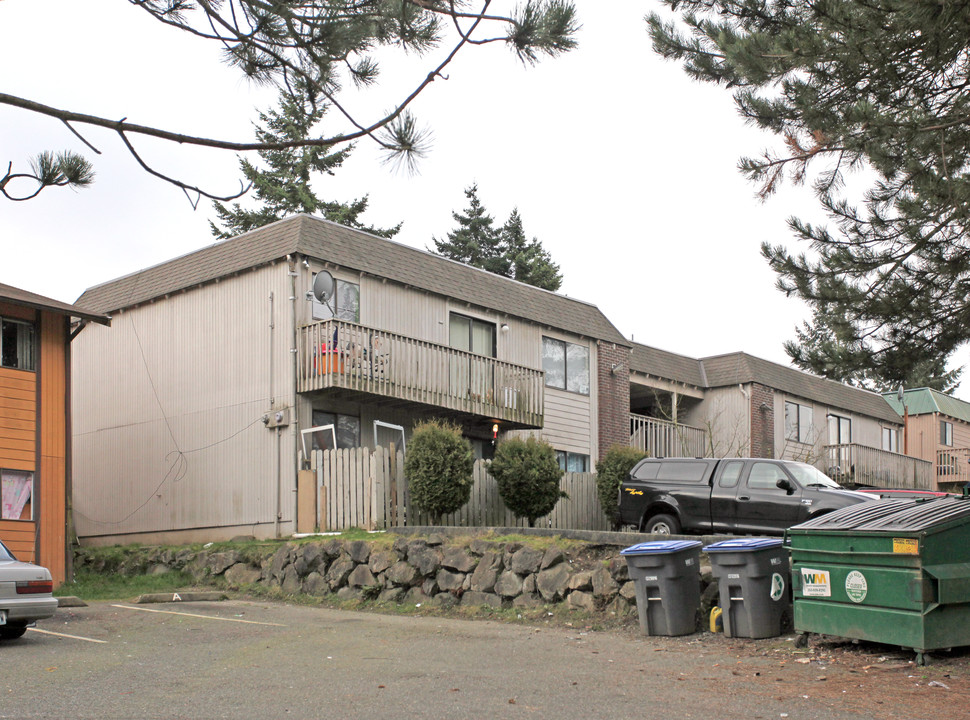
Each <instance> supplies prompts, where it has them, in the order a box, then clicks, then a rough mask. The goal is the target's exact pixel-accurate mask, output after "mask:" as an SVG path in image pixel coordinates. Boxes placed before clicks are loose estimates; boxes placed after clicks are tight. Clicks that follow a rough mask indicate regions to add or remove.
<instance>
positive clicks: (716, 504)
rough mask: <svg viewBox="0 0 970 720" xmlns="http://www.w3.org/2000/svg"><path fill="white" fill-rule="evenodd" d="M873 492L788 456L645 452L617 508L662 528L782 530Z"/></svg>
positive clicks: (637, 521)
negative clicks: (853, 488) (843, 482)
mask: <svg viewBox="0 0 970 720" xmlns="http://www.w3.org/2000/svg"><path fill="white" fill-rule="evenodd" d="M873 499H874V496H871V495H866V494H864V493H857V492H853V491H851V490H845V489H843V488H842V487H841V486H839V484H838V483H836V482H835V481H834V480H832V479H831V478H830V477H828V476H827V475H825V474H824V473H822V472H820V471H819V470H817V469H816V468H814V467H812V466H811V465H806V464H804V463H799V462H791V461H788V460H766V459H760V458H725V459H723V460H717V459H713V458H711V459H705V458H690V459H687V458H667V459H665V458H647V459H645V460H641V461H640V462H639V463H637V464H636V465H635V466H634V467H633V469H632V470H631V471H630V477H629V478H628V479H627V480H625V481H624V482H623V484H622V485H621V486H620V498H619V511H618V512H619V521H620V524H621V525H635V526H636V527H637V528H638V529H639V531H640V532H646V533H656V534H660V535H676V534H678V533H737V534H749V533H757V534H769V535H772V534H777V535H781V534H783V533H784V532H785V530H786V529H787V528H789V527H791V526H792V525H797V524H798V523H800V522H803V521H805V520H807V519H808V518H811V517H815V516H817V515H821V514H823V513H826V512H831V511H832V510H838V509H839V508H843V507H846V506H848V505H854V504H855V503H860V502H869V501H872V500H873Z"/></svg>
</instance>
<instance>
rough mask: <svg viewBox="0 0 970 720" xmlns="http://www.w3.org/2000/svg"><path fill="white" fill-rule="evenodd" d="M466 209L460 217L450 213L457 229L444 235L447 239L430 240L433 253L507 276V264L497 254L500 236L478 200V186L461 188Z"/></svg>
mask: <svg viewBox="0 0 970 720" xmlns="http://www.w3.org/2000/svg"><path fill="white" fill-rule="evenodd" d="M465 197H466V198H468V207H467V208H466V209H465V213H464V214H460V213H457V212H452V213H451V217H452V218H454V220H455V222H456V223H458V229H457V230H452V231H451V232H450V233H448V239H447V240H439V239H438V238H435V237H432V238H431V239H432V241H433V242H434V245H435V250H434V251H435V252H437V253H438V254H439V255H442V256H444V257H446V258H450V259H451V260H457V261H458V262H461V263H465V264H466V265H472V266H474V267H477V268H482V269H483V270H488V271H489V272H494V273H497V274H499V275H505V276H508V274H509V264H508V262H507V261H506V259H505V258H504V256H503V255H502V253H501V245H500V243H501V237H500V234H499V232H498V231H497V230H496V229H495V227H494V226H493V223H494V222H495V219H494V218H493V217H492V216H491V215H489V214H488V213H487V212H486V211H485V208H484V206H482V203H481V201H480V200H479V199H478V184H477V183H472V185H471V186H470V187H468V188H465Z"/></svg>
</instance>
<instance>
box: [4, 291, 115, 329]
mask: <svg viewBox="0 0 970 720" xmlns="http://www.w3.org/2000/svg"><path fill="white" fill-rule="evenodd" d="M0 300H3V301H4V302H9V303H10V304H12V305H20V306H21V307H29V308H33V309H34V310H44V311H46V312H53V313H57V314H58V315H67V316H69V317H76V318H81V319H82V320H90V321H91V322H96V323H101V324H102V325H110V324H111V318H109V317H108V316H107V315H103V314H101V313H97V312H92V311H91V310H88V309H85V308H81V307H78V306H77V305H71V304H69V303H64V302H61V301H60V300H54V299H52V298H49V297H45V296H43V295H38V294H37V293H32V292H29V291H28V290H21V289H20V288H16V287H14V286H13V285H4V284H3V283H0Z"/></svg>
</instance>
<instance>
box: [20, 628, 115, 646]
mask: <svg viewBox="0 0 970 720" xmlns="http://www.w3.org/2000/svg"><path fill="white" fill-rule="evenodd" d="M27 629H28V630H30V632H36V633H41V634H43V635H56V636H57V637H62V638H71V640H84V642H93V643H101V644H102V645H107V644H108V641H107V640H95V639H94V638H86V637H81V636H80V635H68V634H67V633H59V632H52V631H50V630H41V629H40V628H27Z"/></svg>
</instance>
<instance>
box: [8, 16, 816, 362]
mask: <svg viewBox="0 0 970 720" xmlns="http://www.w3.org/2000/svg"><path fill="white" fill-rule="evenodd" d="M579 6H580V9H579V12H580V20H581V22H582V24H583V29H582V31H581V33H580V34H579V43H580V46H579V48H578V49H576V50H574V51H573V52H571V53H568V54H567V55H565V56H562V57H560V58H558V59H545V60H543V61H542V62H541V63H540V64H539V65H538V66H537V67H534V68H524V67H523V66H522V65H521V64H520V63H518V62H517V61H516V59H515V58H514V56H513V55H512V53H510V52H509V51H508V50H507V49H506V48H504V47H500V46H498V45H495V46H487V47H481V48H476V47H473V48H468V49H466V50H465V51H463V53H464V54H463V55H461V56H460V59H459V61H457V62H455V63H453V64H452V65H451V66H450V67H449V68H448V70H447V71H446V74H447V78H448V79H447V80H439V81H436V82H435V83H433V84H432V85H431V86H430V87H429V88H428V89H427V90H426V91H425V93H424V94H423V95H422V97H421V98H419V100H418V102H417V103H416V104H415V105H414V109H415V112H416V113H417V115H418V117H419V119H420V121H421V122H422V123H423V124H425V125H427V126H428V127H429V128H430V129H431V130H432V132H433V140H434V142H433V149H432V153H431V155H430V156H429V157H428V158H427V159H426V160H424V161H423V162H422V164H421V165H420V174H418V175H416V176H408V175H405V174H402V173H395V172H394V171H393V170H391V169H389V168H388V167H387V166H385V165H382V164H381V163H380V156H379V155H378V154H377V152H376V148H374V147H373V144H372V143H371V144H368V143H367V142H366V141H361V143H360V144H359V145H358V147H357V149H356V150H355V152H354V154H353V155H352V157H351V159H350V161H349V162H348V163H347V164H345V166H344V167H343V168H342V169H340V170H338V171H337V174H336V175H335V176H333V177H330V178H326V179H324V180H322V181H320V182H319V183H318V185H317V189H318V191H319V193H318V194H319V195H320V196H321V197H325V198H328V199H336V200H343V201H349V200H351V199H353V198H356V197H360V196H362V195H365V194H366V195H369V197H370V209H369V211H368V213H367V215H366V216H365V217H364V218H363V219H364V221H365V222H368V223H371V224H374V225H377V226H389V225H393V224H396V223H398V222H401V221H403V223H404V225H403V228H402V230H401V232H400V233H399V234H398V236H397V237H396V240H397V241H398V242H401V243H404V244H406V245H410V246H413V247H416V248H421V249H426V248H427V247H429V246H431V244H432V236H438V237H444V236H445V234H446V233H447V232H448V231H450V230H451V229H453V227H454V221H453V219H452V217H451V213H452V211H453V210H458V211H461V210H463V209H464V208H465V205H466V199H465V196H464V193H463V191H464V189H465V188H466V187H467V186H468V185H470V184H471V183H472V182H477V183H478V187H479V197H480V199H481V201H482V203H483V204H484V206H485V207H486V209H487V210H488V211H489V212H490V213H491V214H492V215H493V216H494V217H495V219H496V223H498V224H501V223H503V222H504V221H505V219H506V218H507V216H508V214H509V213H510V212H511V210H512V209H513V207H516V206H517V207H518V208H519V212H520V214H521V216H522V219H523V223H524V226H525V231H526V233H527V234H528V235H529V236H530V237H531V236H535V237H538V238H539V240H540V241H541V242H542V244H543V245H544V247H545V248H546V249H547V250H548V251H549V252H550V253H551V255H552V257H553V259H554V260H555V261H556V262H558V263H559V264H560V266H561V270H562V273H563V276H564V278H565V281H564V283H563V287H562V289H561V292H563V293H565V294H567V295H569V296H570V297H574V298H578V299H581V300H584V301H587V302H590V303H593V304H595V305H597V306H598V307H599V308H600V309H601V310H602V311H603V312H604V313H605V314H606V316H607V317H609V318H610V319H611V320H612V321H613V323H614V324H615V325H616V326H617V328H618V329H619V330H620V331H621V332H622V333H623V334H624V335H625V336H627V337H630V338H633V339H635V340H636V341H637V342H642V343H645V344H648V345H652V346H655V347H659V348H663V349H665V350H670V351H673V352H677V353H682V354H684V355H689V356H693V357H703V356H708V355H715V354H720V353H726V352H733V351H738V350H743V351H746V352H749V353H751V354H753V355H757V356H759V357H763V358H766V359H769V360H774V361H776V362H781V363H787V356H786V355H785V353H784V350H783V348H782V342H783V341H784V340H786V339H789V338H792V337H793V336H794V329H795V327H796V325H798V324H799V323H800V322H801V321H802V320H803V319H805V318H807V317H808V314H809V313H808V311H807V309H806V308H805V307H804V306H803V305H802V304H801V303H800V302H798V301H796V300H792V299H787V298H785V297H784V296H783V295H782V294H781V293H779V292H778V291H777V290H776V289H775V288H774V282H775V276H774V274H773V273H772V272H771V271H770V270H769V268H768V267H767V264H766V263H765V261H764V260H763V259H762V258H761V256H760V254H759V246H760V244H761V242H762V241H765V240H767V241H769V242H772V243H779V242H780V243H787V244H789V245H791V244H792V243H793V242H794V241H793V240H792V239H791V236H790V233H789V230H788V228H787V225H786V219H787V218H788V217H789V216H791V215H793V214H795V215H800V216H803V217H813V218H816V219H817V218H818V210H817V208H816V205H815V202H814V200H813V198H812V196H811V194H810V193H809V192H808V190H807V189H805V188H801V189H788V190H786V191H785V192H783V193H782V194H780V195H779V196H778V197H774V198H772V199H770V200H769V201H768V202H761V201H760V200H758V199H757V198H756V188H755V187H753V186H752V185H750V184H749V183H747V181H745V180H744V178H743V177H742V176H741V175H740V173H739V172H738V171H737V169H736V164H737V160H738V158H739V157H740V156H742V155H757V154H759V153H760V151H761V150H762V149H764V148H765V147H766V146H768V145H770V144H772V143H774V142H776V141H775V139H774V138H773V137H771V136H768V135H766V134H764V133H762V132H760V131H758V130H756V129H754V128H749V127H746V126H745V125H744V123H743V121H742V120H741V119H740V118H739V117H738V115H737V113H736V110H735V108H734V105H733V102H732V99H731V96H730V92H729V91H727V90H725V89H723V88H717V87H711V86H708V85H700V84H698V83H694V82H692V81H691V80H690V79H689V78H688V77H687V76H686V75H685V74H684V73H683V71H682V70H681V69H680V66H679V65H677V64H675V63H669V62H666V61H664V60H662V59H661V58H659V57H658V56H656V55H654V54H653V52H652V50H651V49H650V43H649V38H648V35H647V31H646V23H645V22H644V20H643V16H644V15H645V14H646V13H647V12H648V11H650V10H659V9H660V5H659V3H657V2H633V1H631V0H614V1H613V2H609V3H579ZM0 66H2V67H4V68H6V72H5V73H4V75H5V78H4V82H3V88H2V91H3V92H7V93H10V94H13V95H19V96H22V97H27V98H30V99H32V100H35V101H39V102H42V103H46V104H49V105H53V106H57V107H64V108H69V109H72V110H75V111H79V112H88V113H91V114H100V115H106V116H108V117H118V118H121V117H127V118H128V119H129V120H130V121H132V122H137V123H142V124H147V125H157V126H162V127H165V128H167V129H171V130H176V131H181V132H186V133H189V134H194V135H207V134H208V135H216V136H220V137H224V138H228V139H233V140H240V141H246V140H250V139H251V138H252V135H253V131H252V125H251V123H252V121H253V120H255V118H256V115H255V108H256V107H257V106H260V107H264V108H265V107H266V106H267V105H268V104H269V103H270V102H271V101H272V100H273V96H272V95H270V96H267V95H266V94H265V93H264V94H262V95H260V94H259V93H257V92H254V91H253V90H252V89H251V88H249V87H248V85H247V83H246V81H245V80H243V79H240V77H239V76H238V74H235V73H233V72H232V71H230V70H228V69H225V68H224V67H222V66H220V64H219V60H218V55H217V54H216V51H215V49H214V48H210V47H208V46H206V45H205V44H204V43H200V42H198V41H193V40H191V39H190V38H188V37H186V36H184V33H179V32H178V31H175V30H172V29H169V28H165V27H163V26H161V25H160V24H159V23H157V22H156V21H153V20H151V19H150V18H148V17H147V15H146V14H145V13H144V11H141V10H139V9H138V8H136V7H133V6H131V5H130V4H129V3H127V2H125V1H124V0H88V1H87V2H83V3H82V2H77V0H0ZM429 67H430V64H429V63H428V62H411V61H402V60H401V58H400V56H394V57H393V58H389V59H387V60H385V61H384V65H383V70H384V72H383V76H384V82H383V83H382V87H381V90H380V91H379V92H372V93H369V94H367V95H365V96H359V97H356V98H352V99H350V100H352V102H353V106H354V107H355V108H358V109H359V110H360V111H361V112H363V113H366V112H367V111H368V110H369V111H371V113H372V114H373V113H374V112H376V111H379V110H381V109H385V108H387V107H390V105H391V103H392V102H393V99H394V98H395V97H397V96H400V95H402V94H403V93H404V91H406V90H409V89H410V88H411V87H413V86H414V85H415V84H416V82H417V80H418V79H419V78H420V77H421V76H423V75H424V74H426V73H427V70H428V68H429ZM83 132H84V134H85V136H86V137H87V139H88V140H89V141H90V142H91V143H92V144H94V145H95V146H96V147H97V148H98V149H99V150H100V151H101V152H102V154H101V155H100V156H97V157H95V156H93V154H92V153H91V152H90V151H88V149H87V148H86V147H84V145H83V144H82V143H80V141H78V140H77V139H76V138H74V136H73V135H71V134H70V132H69V131H67V130H66V129H65V128H64V127H63V125H61V124H60V123H59V122H57V121H54V120H50V119H46V118H44V117H41V116H39V115H32V114H29V113H26V112H23V111H19V110H13V109H9V108H6V107H2V106H0V160H2V162H3V167H4V168H5V167H6V163H8V162H13V163H14V166H15V168H16V167H21V168H25V167H26V163H27V161H28V160H29V158H30V157H32V156H33V155H34V154H36V153H37V152H39V151H41V150H45V149H52V150H59V149H64V148H70V149H73V150H76V151H79V152H83V153H85V154H86V155H87V156H88V157H89V158H91V159H92V160H93V161H94V163H95V170H96V172H97V174H98V175H97V179H96V182H95V184H94V185H93V186H92V187H90V188H88V189H85V190H80V191H76V192H75V191H71V190H64V189H57V188H53V189H48V190H46V191H44V192H43V193H42V194H41V195H40V196H39V197H38V198H37V199H34V200H31V201H29V202H23V203H12V202H9V201H2V200H0V203H2V204H0V247H2V252H3V260H2V263H0V282H5V283H8V284H11V285H15V286H18V287H21V288H24V289H26V290H31V291H34V292H38V293H41V294H43V295H47V296H49V297H53V298H56V299H58V300H63V301H67V302H73V301H74V300H76V299H77V297H78V296H79V295H80V294H81V293H82V292H83V291H84V289H85V288H87V287H90V286H92V285H96V284H98V283H101V282H105V281H107V280H111V279H113V278H115V277H118V276H120V275H124V274H127V273H130V272H134V271H136V270H139V269H141V268H143V267H146V266H149V265H152V264H155V263H159V262H162V261H164V260H167V259H169V258H172V257H175V256H177V255H181V254H184V253H187V252H191V251H192V250H196V249H198V248H201V247H204V246H206V245H209V244H211V243H212V242H214V238H213V237H212V235H211V233H210V232H209V229H208V221H209V219H210V218H212V217H213V216H214V213H213V212H212V210H211V206H210V205H209V204H208V203H206V202H203V203H202V204H200V206H199V208H198V209H197V210H193V209H192V206H191V205H190V203H189V202H188V201H187V199H186V197H185V196H184V195H183V194H182V192H181V191H180V190H178V189H177V188H174V187H172V186H170V185H167V184H165V183H163V182H161V181H159V180H157V179H154V178H152V177H150V176H149V175H147V174H146V173H145V172H144V171H142V170H141V169H140V168H139V167H138V166H137V165H136V163H135V161H134V160H133V159H131V157H130V156H128V155H127V153H126V152H125V150H124V148H123V147H122V146H121V144H120V142H119V141H118V140H117V139H116V138H115V137H113V136H112V135H111V134H110V133H104V132H98V131H92V130H83ZM138 147H139V150H140V151H143V152H144V153H145V155H146V157H148V158H151V160H152V161H153V162H155V163H157V164H158V166H159V169H161V170H163V171H164V172H166V173H169V174H173V175H177V176H178V177H180V178H182V179H185V180H188V181H191V182H193V183H198V184H201V185H202V186H204V187H205V188H206V189H207V190H210V191H213V192H218V193H221V192H226V193H228V192H232V191H233V190H234V189H235V188H237V187H238V177H239V174H238V172H237V160H236V158H235V156H234V155H232V154H231V153H224V152H223V153H217V152H214V151H192V150H189V149H186V148H180V147H173V146H170V145H169V146H164V145H162V144H160V143H155V142H147V141H139V143H138Z"/></svg>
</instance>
